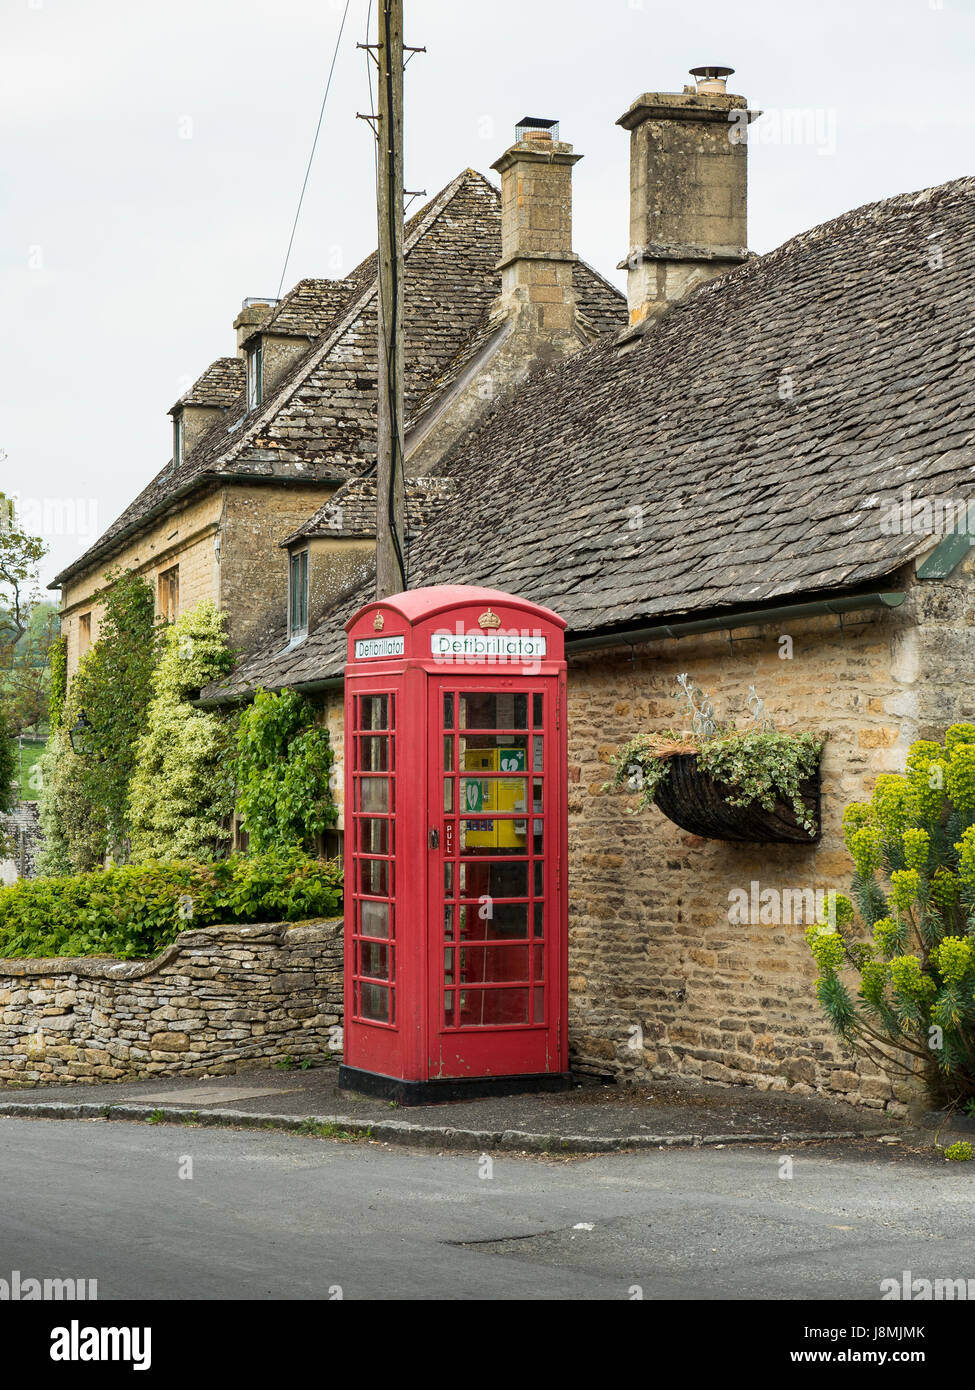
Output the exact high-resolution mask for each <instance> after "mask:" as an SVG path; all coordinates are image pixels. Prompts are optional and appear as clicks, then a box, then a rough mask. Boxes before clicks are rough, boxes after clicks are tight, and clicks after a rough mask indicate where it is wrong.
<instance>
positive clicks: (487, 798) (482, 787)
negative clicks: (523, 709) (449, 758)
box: [460, 749, 528, 815]
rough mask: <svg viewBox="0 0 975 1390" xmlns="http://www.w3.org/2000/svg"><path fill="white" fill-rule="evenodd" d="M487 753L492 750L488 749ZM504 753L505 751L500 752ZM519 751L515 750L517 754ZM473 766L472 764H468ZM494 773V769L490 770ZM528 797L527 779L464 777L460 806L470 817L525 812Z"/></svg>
mask: <svg viewBox="0 0 975 1390" xmlns="http://www.w3.org/2000/svg"><path fill="white" fill-rule="evenodd" d="M485 751H486V752H491V751H492V750H490V749H487V750H485ZM499 751H501V752H502V753H503V752H504V751H505V750H503V749H501V750H499ZM518 751H519V750H517V749H516V750H515V752H516V753H517V752H518ZM467 766H468V767H470V766H471V764H470V763H468V764H467ZM489 770H491V771H493V769H489ZM527 795H528V779H527V777H462V778H461V779H460V806H461V810H462V811H466V812H467V813H468V814H469V815H480V814H481V812H484V811H524V809H525V798H526V797H527Z"/></svg>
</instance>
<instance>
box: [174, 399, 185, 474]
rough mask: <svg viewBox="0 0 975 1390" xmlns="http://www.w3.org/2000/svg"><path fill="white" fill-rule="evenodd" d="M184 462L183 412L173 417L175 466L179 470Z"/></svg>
mask: <svg viewBox="0 0 975 1390" xmlns="http://www.w3.org/2000/svg"><path fill="white" fill-rule="evenodd" d="M182 462H183V412H182V411H181V410H180V411H178V412H177V413H176V414H175V415H174V416H173V466H174V467H175V468H178V467H179V466H180V464H181V463H182Z"/></svg>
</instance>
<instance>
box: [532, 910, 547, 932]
mask: <svg viewBox="0 0 975 1390" xmlns="http://www.w3.org/2000/svg"><path fill="white" fill-rule="evenodd" d="M533 911H534V914H535V924H534V935H535V936H544V935H545V904H544V903H535V905H534V908H533Z"/></svg>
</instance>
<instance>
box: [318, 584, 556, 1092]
mask: <svg viewBox="0 0 975 1390" xmlns="http://www.w3.org/2000/svg"><path fill="white" fill-rule="evenodd" d="M564 628H565V623H564V622H563V621H562V619H561V618H560V617H558V616H557V614H555V613H553V612H551V611H550V610H549V609H547V608H540V607H539V606H538V605H537V604H533V603H528V602H527V601H526V600H524V599H519V598H515V597H513V596H512V595H511V594H505V593H500V592H498V591H497V590H494V589H480V588H473V587H469V586H466V585H456V586H454V585H452V586H445V587H440V588H431V589H414V590H412V591H410V592H407V593H404V594H397V595H395V596H394V597H392V598H388V599H383V600H380V601H377V602H375V603H370V604H367V605H366V607H365V608H362V609H360V611H359V612H358V613H357V614H356V616H355V617H354V618H353V619H352V620H351V622H349V623H348V624H347V631H348V634H349V637H348V641H349V648H348V664H347V666H346V668H345V1028H344V1065H343V1066H342V1068H341V1071H340V1073H339V1085H340V1086H344V1087H347V1088H348V1089H351V1090H357V1091H366V1092H368V1093H370V1094H374V1095H382V1096H386V1097H388V1098H390V1099H395V1100H399V1101H401V1102H405V1103H407V1104H417V1103H420V1102H423V1101H429V1100H446V1099H453V1098H457V1097H460V1096H469V1095H479V1094H488V1093H491V1092H495V1091H514V1090H534V1089H554V1088H556V1087H557V1086H562V1085H564V1084H565V1079H566V1071H567V1065H568V1052H567V1040H566V1019H565V1010H566V997H567V992H568V984H567V949H566V943H567V896H566V825H567V821H566V780H567V770H566V728H565V671H566V667H565V661H564V658H563V630H564Z"/></svg>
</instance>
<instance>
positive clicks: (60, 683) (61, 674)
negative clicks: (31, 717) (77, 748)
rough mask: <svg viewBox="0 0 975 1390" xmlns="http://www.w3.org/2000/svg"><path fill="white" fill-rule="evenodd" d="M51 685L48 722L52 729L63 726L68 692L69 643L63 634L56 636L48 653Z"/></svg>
mask: <svg viewBox="0 0 975 1390" xmlns="http://www.w3.org/2000/svg"><path fill="white" fill-rule="evenodd" d="M48 661H49V663H50V670H51V685H50V690H49V692H48V714H47V718H48V724H49V726H50V727H51V728H52V729H58V728H60V726H61V719H62V716H63V715H64V701H65V698H66V697H67V693H68V644H67V641H66V640H65V638H64V637H63V636H58V637H55V639H54V641H53V642H52V643H51V649H50V652H49V654H48Z"/></svg>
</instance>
